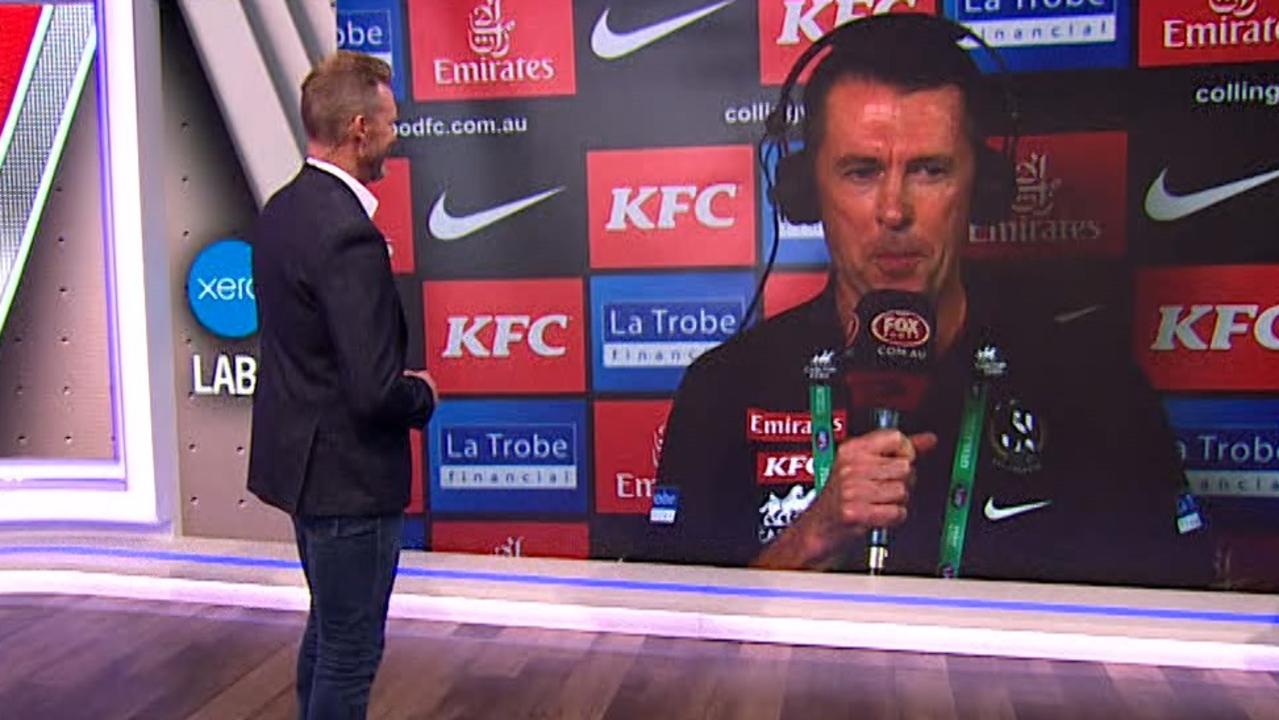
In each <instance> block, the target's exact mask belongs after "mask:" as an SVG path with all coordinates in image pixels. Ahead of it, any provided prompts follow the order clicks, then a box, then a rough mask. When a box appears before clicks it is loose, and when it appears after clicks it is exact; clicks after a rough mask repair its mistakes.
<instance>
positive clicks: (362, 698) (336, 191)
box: [248, 51, 437, 718]
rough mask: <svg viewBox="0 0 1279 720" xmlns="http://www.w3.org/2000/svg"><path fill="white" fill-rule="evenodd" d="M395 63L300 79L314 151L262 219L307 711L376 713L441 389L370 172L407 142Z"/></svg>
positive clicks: (261, 377) (329, 64) (261, 409)
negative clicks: (302, 596)
mask: <svg viewBox="0 0 1279 720" xmlns="http://www.w3.org/2000/svg"><path fill="white" fill-rule="evenodd" d="M390 79H391V69H390V67H389V66H388V65H387V64H386V63H384V62H382V61H381V60H378V59H376V58H373V57H370V56H367V55H362V54H358V53H350V52H343V51H339V52H337V53H336V54H334V55H332V56H330V57H328V58H327V59H325V60H324V61H323V62H322V63H320V64H319V65H318V66H317V67H316V68H315V69H313V70H312V71H311V73H310V74H309V75H308V76H307V78H306V79H305V81H303V83H302V122H303V125H304V126H305V128H306V133H307V138H308V142H307V149H306V153H307V158H306V163H305V165H304V166H303V167H302V168H301V170H300V171H299V172H298V174H297V175H296V176H295V177H294V178H293V180H291V181H290V182H289V183H288V184H287V185H285V186H284V187H283V188H281V189H280V190H279V191H278V192H276V194H275V195H274V196H273V197H272V198H271V199H270V200H269V201H268V202H267V204H266V207H264V208H263V210H262V213H261V215H260V216H259V217H258V219H257V222H256V224H255V225H254V226H253V229H252V231H251V233H250V241H251V243H252V245H253V281H254V286H255V288H256V294H257V306H258V313H259V319H260V327H261V365H260V367H259V370H258V388H257V392H256V395H255V397H254V402H253V431H252V445H251V453H250V458H249V477H248V486H249V490H250V491H252V492H253V493H254V494H255V495H257V496H258V497H259V498H261V499H262V500H263V501H264V502H266V503H268V504H270V505H273V506H275V507H277V508H280V509H281V510H283V511H285V512H287V513H288V514H289V515H290V517H291V518H292V520H293V526H294V529H295V535H296V538H297V545H298V554H299V556H300V558H301V562H302V569H303V571H304V572H305V574H306V580H307V586H308V588H309V589H310V592H311V607H310V614H309V615H308V617H307V624H306V631H305V633H304V635H303V638H302V645H301V649H300V650H299V652H298V661H297V697H298V706H299V713H298V714H299V717H301V718H363V717H364V716H365V714H366V712H367V708H368V702H369V692H370V689H371V687H372V684H373V678H374V675H375V674H376V672H377V668H378V665H379V663H380V662H381V658H382V650H383V645H384V637H385V627H386V614H387V606H388V604H389V602H390V596H391V588H392V586H393V584H394V582H395V576H396V570H397V565H398V561H399V554H400V538H401V527H402V525H403V513H404V508H405V507H406V506H407V504H408V501H409V485H410V480H411V460H410V452H409V430H410V429H411V428H420V427H423V426H425V425H426V423H427V421H428V420H429V419H430V416H431V414H432V412H433V411H434V408H435V404H436V399H437V398H436V389H435V383H434V381H433V380H432V379H431V376H430V375H428V374H427V372H426V371H425V370H406V369H405V367H404V365H405V350H406V344H407V330H406V326H405V320H404V315H403V309H402V307H401V305H400V300H399V296H398V294H397V291H396V288H395V284H394V282H393V280H392V275H391V265H390V259H389V257H388V253H387V246H386V240H385V238H384V237H383V236H382V234H381V233H380V232H379V231H378V229H377V228H376V227H375V226H374V224H373V222H372V217H373V213H374V212H375V210H376V209H377V199H376V198H374V196H373V194H372V193H371V192H370V191H369V189H368V187H367V185H368V183H370V182H373V181H375V180H377V179H379V178H380V177H382V175H383V163H384V161H385V159H386V157H387V154H388V152H389V151H390V148H391V145H392V144H393V143H394V141H395V131H394V127H393V123H394V122H395V119H396V113H397V108H396V104H395V98H394V96H393V94H392V92H391V88H390V85H389V83H390Z"/></svg>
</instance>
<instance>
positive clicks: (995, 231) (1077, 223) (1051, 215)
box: [964, 132, 1128, 259]
mask: <svg viewBox="0 0 1279 720" xmlns="http://www.w3.org/2000/svg"><path fill="white" fill-rule="evenodd" d="M1127 158H1128V137H1127V135H1126V134H1125V133H1122V132H1096V133H1070V134H1062V135H1040V136H1029V137H1024V138H1022V139H1021V140H1020V142H1019V143H1018V157H1017V163H1016V165H1015V167H1014V170H1015V181H1016V195H1015V196H1014V198H1013V202H1012V207H1011V208H1010V209H1011V214H1010V215H1009V216H1008V218H1007V219H1006V220H1003V221H1001V222H999V223H996V224H990V225H970V226H969V230H968V244H967V246H966V247H965V248H964V254H965V255H966V256H968V257H972V258H977V259H1046V258H1064V257H1071V258H1075V257H1085V258H1109V257H1118V256H1120V255H1122V254H1123V252H1124V248H1125V246H1126V235H1125V215H1124V207H1125V205H1124V203H1125V201H1126V200H1125V198H1126V196H1127Z"/></svg>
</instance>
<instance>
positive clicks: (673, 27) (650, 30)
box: [591, 0, 735, 60]
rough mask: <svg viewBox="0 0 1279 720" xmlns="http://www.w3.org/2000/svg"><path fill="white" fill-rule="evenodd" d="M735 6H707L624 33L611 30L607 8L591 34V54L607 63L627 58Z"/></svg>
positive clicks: (727, 1)
mask: <svg viewBox="0 0 1279 720" xmlns="http://www.w3.org/2000/svg"><path fill="white" fill-rule="evenodd" d="M734 2H735V0H723V1H722V2H717V3H715V4H714V5H707V6H706V7H704V8H701V9H700V10H693V11H691V12H686V13H684V14H683V15H676V16H675V17H673V18H670V19H669V20H663V21H661V22H659V23H654V24H652V25H649V26H647V27H642V28H640V29H638V30H632V31H630V32H625V33H615V32H613V31H612V30H610V29H609V27H608V8H604V13H603V14H601V15H600V19H599V20H597V21H596V23H595V30H594V31H592V32H591V50H592V51H594V52H595V54H596V55H597V56H599V57H600V58H603V59H604V60H616V59H617V58H620V57H625V56H627V55H630V54H631V53H633V52H635V51H636V50H639V49H640V48H642V47H644V46H646V45H651V44H653V43H655V42H657V41H658V40H661V39H662V38H664V37H666V36H667V35H670V34H671V33H673V32H675V31H677V30H681V29H683V28H685V27H687V26H689V25H692V24H693V23H695V22H697V21H698V20H701V19H702V18H704V17H706V16H707V15H710V14H711V13H714V12H717V11H719V10H722V9H723V8H726V7H728V6H729V5H732V4H733V3H734Z"/></svg>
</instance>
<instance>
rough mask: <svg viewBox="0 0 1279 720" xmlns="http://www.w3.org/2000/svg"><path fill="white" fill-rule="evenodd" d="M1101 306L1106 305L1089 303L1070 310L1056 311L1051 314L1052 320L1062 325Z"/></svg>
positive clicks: (1095, 310) (1093, 311) (1091, 312)
mask: <svg viewBox="0 0 1279 720" xmlns="http://www.w3.org/2000/svg"><path fill="white" fill-rule="evenodd" d="M1103 307H1106V306H1105V305H1089V306H1088V307H1086V308H1080V309H1078V310H1071V311H1070V312H1064V313H1057V314H1056V315H1053V320H1055V321H1056V322H1058V323H1060V324H1062V325H1065V324H1066V323H1068V322H1073V321H1075V320H1078V319H1079V318H1081V317H1084V316H1086V315H1091V314H1093V313H1095V312H1097V311H1098V310H1100V309H1102V308H1103Z"/></svg>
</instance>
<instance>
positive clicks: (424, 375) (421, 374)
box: [404, 370, 440, 400]
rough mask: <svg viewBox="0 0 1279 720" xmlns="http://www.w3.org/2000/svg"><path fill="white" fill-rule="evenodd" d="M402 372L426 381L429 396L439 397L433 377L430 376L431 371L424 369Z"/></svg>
mask: <svg viewBox="0 0 1279 720" xmlns="http://www.w3.org/2000/svg"><path fill="white" fill-rule="evenodd" d="M404 374H405V375H410V376H412V377H415V378H417V379H418V380H421V381H422V382H424V383H426V385H427V387H429V388H431V396H432V397H434V398H435V399H437V400H438V399H439V397H440V390H439V388H437V387H436V386H435V378H433V377H431V373H429V372H427V371H425V370H405V371H404Z"/></svg>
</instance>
